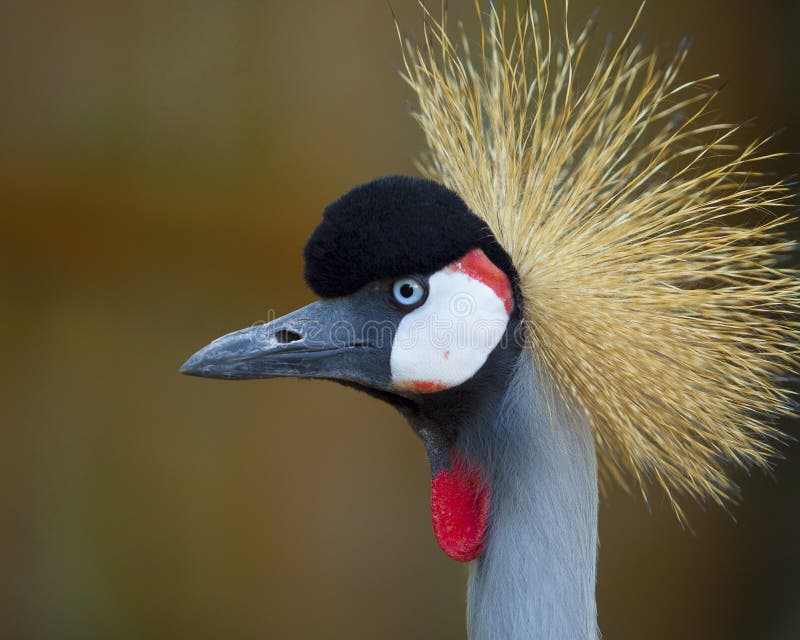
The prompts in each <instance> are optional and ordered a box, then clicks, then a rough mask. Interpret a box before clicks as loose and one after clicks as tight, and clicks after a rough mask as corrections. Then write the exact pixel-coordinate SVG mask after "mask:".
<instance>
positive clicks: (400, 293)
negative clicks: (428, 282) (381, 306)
mask: <svg viewBox="0 0 800 640" xmlns="http://www.w3.org/2000/svg"><path fill="white" fill-rule="evenodd" d="M427 297H428V288H427V287H426V286H425V284H423V283H422V282H420V281H419V280H417V279H416V278H400V279H399V280H395V281H394V282H393V283H392V298H393V299H394V301H395V302H396V303H397V304H398V305H400V306H401V307H403V308H405V309H410V308H413V307H418V306H420V305H421V304H422V303H423V302H425V298H427Z"/></svg>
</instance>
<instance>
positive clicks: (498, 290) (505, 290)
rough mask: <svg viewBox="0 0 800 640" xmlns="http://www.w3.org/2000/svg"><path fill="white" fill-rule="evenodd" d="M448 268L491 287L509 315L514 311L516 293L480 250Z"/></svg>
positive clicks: (498, 269)
mask: <svg viewBox="0 0 800 640" xmlns="http://www.w3.org/2000/svg"><path fill="white" fill-rule="evenodd" d="M447 268H448V269H450V270H451V271H460V272H461V273H463V274H465V275H468V276H469V277H470V278H472V279H473V280H477V281H478V282H481V283H483V284H485V285H486V286H487V287H489V288H490V289H491V290H492V291H494V293H495V295H496V296H497V297H498V298H500V300H502V301H503V304H504V305H505V307H506V312H507V313H508V314H509V315H510V314H511V312H512V311H513V310H514V293H513V290H512V289H511V283H510V282H509V281H508V277H507V276H506V274H505V273H503V271H502V270H501V269H500V268H498V267H497V266H496V265H495V264H494V262H492V261H491V260H489V258H487V257H486V254H485V253H484V252H483V251H481V250H480V249H473V250H472V251H470V252H469V253H468V254H467V255H465V256H464V257H462V258H459V259H458V260H456V261H455V262H453V263H451V264H450V265H448V267H447Z"/></svg>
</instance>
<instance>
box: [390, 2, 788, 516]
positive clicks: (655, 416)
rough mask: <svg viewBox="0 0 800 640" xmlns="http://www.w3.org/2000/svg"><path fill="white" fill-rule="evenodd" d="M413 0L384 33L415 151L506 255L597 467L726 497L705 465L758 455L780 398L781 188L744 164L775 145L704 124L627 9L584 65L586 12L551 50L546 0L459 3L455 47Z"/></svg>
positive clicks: (784, 364) (694, 87) (710, 95)
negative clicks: (591, 436) (409, 92)
mask: <svg viewBox="0 0 800 640" xmlns="http://www.w3.org/2000/svg"><path fill="white" fill-rule="evenodd" d="M421 6H422V10H423V13H424V18H425V27H424V29H425V37H424V43H425V44H424V45H423V46H422V47H418V46H415V45H413V44H412V43H410V42H409V41H407V40H403V56H404V66H405V72H404V73H403V77H404V78H405V80H406V81H407V82H408V84H409V85H410V86H411V87H412V89H413V90H414V91H415V93H416V96H417V102H418V104H417V112H416V113H415V116H414V117H415V118H416V120H417V122H418V123H419V124H420V126H421V127H422V130H423V132H424V134H425V138H426V141H427V149H426V152H425V153H424V154H423V155H422V156H421V157H420V159H419V160H418V163H417V166H418V167H419V169H420V170H421V171H422V173H424V174H425V175H426V176H428V177H431V178H434V179H436V180H438V181H440V182H442V183H444V184H445V185H447V186H448V187H450V188H452V189H453V190H454V191H456V192H457V193H458V194H459V195H460V196H461V197H462V198H464V200H465V201H466V203H467V204H468V205H469V206H470V208H471V209H472V210H473V211H474V212H475V213H476V214H477V215H479V216H481V217H482V218H483V219H484V220H485V221H486V222H487V224H488V225H489V227H490V228H491V229H492V231H493V232H494V234H495V235H496V237H497V238H498V239H499V241H500V242H501V244H502V245H503V246H504V248H505V249H506V251H508V253H509V254H510V255H511V257H512V260H513V261H514V264H515V266H516V268H517V271H518V272H519V275H520V280H521V283H520V284H521V289H522V294H523V297H524V303H525V305H524V306H525V312H526V318H525V321H526V326H527V329H528V335H529V338H530V341H531V347H532V351H533V352H534V353H535V355H536V358H537V359H538V364H539V365H540V367H542V368H543V369H544V370H546V371H547V372H548V374H549V377H550V378H551V379H552V380H553V381H554V383H555V385H556V388H557V389H558V391H559V394H560V395H561V397H562V398H563V399H564V400H565V401H566V402H567V403H568V404H569V405H570V406H572V407H573V408H574V409H575V410H577V411H580V412H581V413H582V414H584V415H585V416H586V418H587V419H588V420H589V421H590V422H591V424H592V425H593V427H594V430H595V439H596V443H597V446H598V449H599V451H600V452H601V454H602V455H601V458H602V459H603V460H604V462H605V471H606V474H607V476H608V477H609V478H611V479H614V480H615V481H617V482H619V483H621V484H623V485H625V484H626V482H627V481H626V476H629V477H630V476H632V477H633V478H634V479H635V480H636V481H637V482H638V483H639V484H641V485H642V487H644V486H645V485H646V484H648V483H650V482H655V483H656V484H658V485H660V486H661V487H663V489H664V490H665V491H666V493H667V496H668V497H669V499H670V501H671V502H672V503H673V505H674V506H675V509H676V512H677V513H678V514H679V515H681V514H682V512H681V509H680V507H679V506H678V496H679V495H689V496H693V497H696V498H700V499H702V498H704V497H710V498H711V499H713V500H714V501H715V502H718V503H720V504H722V503H723V502H724V500H725V499H729V498H732V497H735V495H736V491H737V489H736V487H735V485H734V484H733V483H732V481H731V480H730V479H729V477H728V475H727V474H726V471H725V469H724V463H725V461H731V462H733V463H735V464H739V465H742V466H747V465H756V466H761V467H766V466H767V465H768V463H769V460H770V458H771V456H773V455H774V447H775V445H776V443H777V442H778V441H780V440H781V438H782V434H780V433H779V432H778V431H777V430H776V428H775V427H774V426H773V422H772V421H771V419H772V418H774V417H775V416H780V415H787V414H791V413H793V412H794V410H795V409H794V407H795V406H796V405H795V402H794V400H793V398H792V397H791V395H792V394H791V392H790V391H789V390H787V389H786V388H785V387H784V386H782V382H781V381H782V380H783V379H785V378H786V377H787V376H791V375H792V374H793V373H794V369H795V368H796V364H797V361H798V357H799V356H800V348H799V347H798V328H800V323H799V322H798V315H797V313H798V310H800V286H799V285H798V282H799V280H798V273H797V272H796V271H795V270H794V269H788V268H784V267H780V266H778V262H779V258H780V257H781V256H782V255H785V254H786V253H787V252H789V251H791V250H792V249H793V248H794V243H793V242H791V241H790V240H787V239H786V238H785V232H786V227H787V225H788V223H790V222H791V221H792V220H793V217H792V216H791V215H789V214H786V213H781V210H783V209H786V208H787V207H791V206H793V197H792V191H791V189H790V186H789V184H788V183H785V182H782V181H771V180H770V179H767V175H768V174H767V173H765V172H764V171H763V170H762V169H761V168H760V167H761V166H762V165H763V164H764V163H765V162H768V161H770V160H772V159H775V158H777V157H780V156H781V154H776V153H769V152H767V151H765V145H766V144H767V142H769V139H763V140H758V141H755V142H752V143H750V144H747V145H745V146H743V147H742V146H740V145H738V144H737V143H736V142H735V140H736V139H737V137H738V136H739V135H740V134H741V126H734V125H729V124H723V123H719V122H716V121H714V120H713V118H712V115H711V105H712V103H713V100H714V98H715V96H716V95H717V93H718V91H719V89H716V88H708V83H712V82H717V81H718V80H719V78H718V76H717V75H709V76H706V77H704V78H700V79H699V80H695V81H693V82H680V83H679V82H678V77H679V73H680V70H681V67H682V65H683V63H684V61H685V59H686V56H687V53H688V45H687V43H685V42H682V43H681V45H680V46H679V47H678V51H677V52H676V54H675V55H674V57H673V58H672V59H671V60H670V61H669V62H668V63H667V64H666V65H660V63H659V59H658V57H657V55H656V54H646V53H644V51H643V47H642V46H641V45H637V44H635V43H634V41H633V34H634V31H635V27H636V25H637V23H638V21H639V19H640V16H641V14H642V11H643V8H644V5H641V6H640V8H639V10H638V11H637V13H636V15H635V17H634V20H633V23H632V25H631V27H630V29H628V31H627V32H626V34H625V36H624V37H623V39H622V41H621V42H620V44H619V45H618V46H617V47H616V48H614V49H612V48H610V47H609V46H606V47H605V48H604V49H603V51H602V53H601V54H600V56H599V61H598V63H597V64H596V65H595V66H594V68H590V69H589V70H588V71H586V70H584V66H585V64H586V58H587V56H588V54H587V44H588V42H589V39H590V34H591V32H592V31H593V30H594V20H593V19H592V20H590V21H589V23H587V25H586V27H585V28H584V29H582V30H581V31H580V32H579V33H578V35H577V36H575V37H574V38H573V37H571V36H570V32H569V27H568V26H567V18H566V16H565V24H564V44H563V48H558V50H557V51H555V49H556V48H557V47H556V45H555V44H554V40H555V39H554V37H553V35H552V33H551V26H550V25H551V17H550V12H549V8H548V6H547V4H546V2H545V3H544V4H543V6H542V9H543V11H542V14H541V15H540V14H538V13H537V12H536V11H535V10H534V9H533V7H530V8H529V9H527V10H522V11H521V12H519V13H517V14H516V15H515V16H512V17H509V16H508V15H506V13H505V11H503V10H498V9H497V7H496V6H495V5H494V4H491V5H490V7H489V10H488V13H487V14H486V15H484V14H482V12H481V7H480V3H479V2H478V1H477V0H476V2H475V8H476V11H477V12H478V15H479V17H480V18H481V31H480V34H479V35H480V38H479V40H478V41H477V43H478V44H479V46H474V47H471V46H470V41H469V39H468V37H467V35H466V33H464V30H463V27H461V26H459V30H460V37H456V38H455V39H454V38H453V37H452V36H451V35H450V32H449V29H448V27H447V24H446V19H445V17H443V18H442V19H440V20H437V19H436V18H435V17H434V16H433V15H432V14H431V12H430V11H429V9H428V8H427V7H425V5H424V4H421ZM444 14H445V16H446V11H445V12H444ZM398 34H399V30H398ZM401 39H402V38H401ZM745 216H746V217H745ZM753 216H755V217H756V218H758V219H759V220H758V221H756V222H755V223H751V224H749V225H745V224H744V223H745V222H747V219H748V218H751V217H753ZM643 491H644V489H643Z"/></svg>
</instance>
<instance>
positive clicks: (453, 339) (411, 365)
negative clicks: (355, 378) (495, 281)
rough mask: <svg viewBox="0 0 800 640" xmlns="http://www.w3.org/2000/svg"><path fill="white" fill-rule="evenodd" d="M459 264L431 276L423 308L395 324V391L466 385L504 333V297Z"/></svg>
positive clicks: (392, 365) (393, 376) (507, 315)
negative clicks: (460, 267) (462, 268)
mask: <svg viewBox="0 0 800 640" xmlns="http://www.w3.org/2000/svg"><path fill="white" fill-rule="evenodd" d="M481 256H482V257H483V259H484V260H486V262H489V261H488V259H487V258H486V257H485V256H483V255H482V252H481ZM459 264H460V263H459V262H456V263H454V265H457V266H456V268H453V267H452V266H448V267H445V268H444V269H442V270H441V271H438V272H436V273H434V274H433V275H432V276H431V277H430V278H429V281H428V286H429V293H428V299H427V300H426V301H425V304H423V305H422V306H421V307H418V308H417V309H414V310H413V311H411V312H410V313H409V314H408V315H406V316H405V317H404V318H403V319H402V320H401V321H400V325H399V326H398V329H397V332H396V333H395V336H394V342H393V344H392V354H391V360H390V365H391V375H392V384H393V385H395V386H396V387H397V388H399V389H404V390H409V391H415V392H418V393H431V392H434V391H441V390H443V389H449V388H451V387H455V386H457V385H460V384H462V383H463V382H466V381H467V380H469V379H470V378H471V377H472V376H473V375H475V373H477V371H478V369H480V368H481V367H482V366H483V364H484V363H485V362H486V359H487V358H488V357H489V354H490V353H491V352H492V351H493V350H494V348H495V347H496V346H497V345H498V343H499V342H500V340H501V338H502V337H503V334H504V333H505V330H506V326H507V325H508V320H509V315H510V313H509V311H508V310H507V307H508V306H509V302H508V298H507V299H506V300H503V299H502V298H501V297H500V296H498V294H497V293H496V292H495V290H494V289H493V288H491V287H490V286H488V285H487V284H484V282H482V281H481V280H479V279H476V278H475V277H473V276H472V275H470V274H469V273H468V272H465V271H463V270H459V269H458V265H459ZM489 265H491V267H493V268H494V269H495V270H497V271H498V272H499V273H500V274H502V272H500V270H499V269H497V267H495V266H494V265H493V264H491V263H489ZM493 275H495V277H496V274H493ZM503 275H504V274H503ZM509 291H510V286H509Z"/></svg>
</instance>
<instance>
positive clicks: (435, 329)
mask: <svg viewBox="0 0 800 640" xmlns="http://www.w3.org/2000/svg"><path fill="white" fill-rule="evenodd" d="M513 309H514V295H513V291H512V288H511V283H510V281H509V279H508V278H507V277H506V276H505V274H504V273H503V272H502V271H501V270H500V269H499V268H498V267H497V266H496V265H495V264H494V263H493V262H492V261H491V260H489V258H488V257H487V256H486V254H485V253H484V252H483V251H482V250H481V249H477V248H476V249H472V250H470V251H469V252H468V253H466V254H465V255H464V256H462V257H461V258H458V259H456V260H454V261H453V262H452V263H450V264H448V265H446V266H445V267H444V268H442V269H440V270H438V271H436V272H434V273H432V274H420V273H414V274H409V275H406V276H401V277H397V278H384V279H380V280H376V281H373V282H370V283H368V284H366V285H364V286H363V287H361V288H360V289H359V290H358V291H356V292H355V293H352V294H350V295H347V296H340V297H336V298H330V299H323V300H319V301H317V302H314V303H312V304H310V305H308V306H306V307H303V308H302V309H298V310H297V311H294V312H292V313H290V314H288V315H285V316H283V317H281V318H278V319H277V320H274V321H272V322H268V323H266V324H260V325H256V326H252V327H248V328H246V329H242V330H240V331H235V332H233V333H229V334H228V335H225V336H222V337H221V338H219V339H217V340H215V341H214V342H212V343H211V344H209V345H208V346H207V347H205V348H204V349H201V350H200V351H198V352H197V353H196V354H195V355H194V356H192V357H191V358H190V359H189V360H188V361H187V362H186V364H185V365H184V366H183V368H182V371H183V372H184V373H188V374H190V375H196V376H203V377H212V378H228V379H249V378H275V377H297V378H324V379H331V380H337V381H341V382H347V383H351V384H354V385H359V386H363V387H365V388H368V389H371V390H374V391H380V392H384V393H388V394H394V395H397V396H401V397H405V398H414V397H418V396H421V395H426V394H431V393H437V392H440V391H444V390H448V389H454V388H456V387H459V386H460V385H462V384H463V383H465V382H466V381H467V380H469V379H471V378H472V377H473V376H474V375H475V374H476V373H477V372H478V371H479V370H480V369H481V368H482V367H483V365H484V364H485V363H486V360H487V359H488V357H489V355H490V354H491V353H492V351H494V349H495V348H496V347H497V346H498V345H499V344H500V342H501V340H503V339H504V338H506V329H507V327H508V323H509V320H510V318H511V314H512V313H513Z"/></svg>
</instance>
